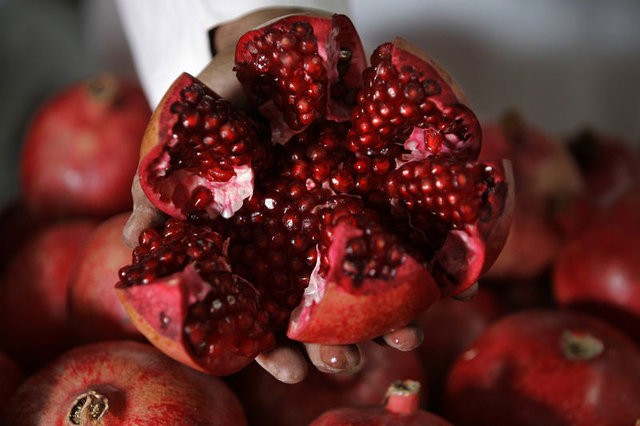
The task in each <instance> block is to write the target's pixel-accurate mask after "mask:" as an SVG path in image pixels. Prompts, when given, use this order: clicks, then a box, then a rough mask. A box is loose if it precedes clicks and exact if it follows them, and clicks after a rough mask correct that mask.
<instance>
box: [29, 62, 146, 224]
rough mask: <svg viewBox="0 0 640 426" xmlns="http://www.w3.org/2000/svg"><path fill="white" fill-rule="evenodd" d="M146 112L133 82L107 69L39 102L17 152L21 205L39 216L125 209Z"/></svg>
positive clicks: (128, 204)
mask: <svg viewBox="0 0 640 426" xmlns="http://www.w3.org/2000/svg"><path fill="white" fill-rule="evenodd" d="M150 116H151V110H150V108H149V105H148V103H147V101H146V98H145V96H144V93H143V92H142V89H141V88H140V87H139V85H138V84H137V83H134V82H128V81H126V80H123V79H121V78H119V77H117V76H114V75H108V74H105V75H100V76H97V77H95V78H93V79H88V80H83V81H80V82H78V83H76V84H74V85H72V86H69V87H68V88H66V89H64V90H62V91H61V92H60V93H58V94H57V95H56V96H54V97H52V98H50V99H49V100H47V101H46V102H45V103H44V104H43V105H42V106H41V108H40V109H39V110H38V111H37V112H36V114H35V116H34V117H33V119H32V121H31V123H30V124H29V127H28V131H27V134H26V136H25V141H24V147H23V152H22V156H21V163H20V176H21V184H22V191H23V193H24V197H25V200H26V204H27V206H28V207H29V209H31V210H32V211H33V212H34V214H36V215H37V216H39V217H46V218H63V217H70V216H74V217H77V216H92V217H99V218H106V217H109V216H111V215H113V214H116V213H120V212H123V211H126V210H129V209H130V208H131V205H132V199H131V181H132V179H133V176H134V174H135V171H136V167H137V164H138V154H139V149H140V140H141V138H142V135H143V133H144V129H145V127H146V124H147V121H148V120H149V117H150Z"/></svg>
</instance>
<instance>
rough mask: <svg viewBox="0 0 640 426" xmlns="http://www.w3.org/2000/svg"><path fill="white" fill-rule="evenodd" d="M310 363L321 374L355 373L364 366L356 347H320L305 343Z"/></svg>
mask: <svg viewBox="0 0 640 426" xmlns="http://www.w3.org/2000/svg"><path fill="white" fill-rule="evenodd" d="M305 347H306V349H307V355H308V356H309V360H310V361H311V363H312V364H313V365H314V366H315V367H316V368H317V369H318V370H320V371H322V372H323V373H343V372H344V373H349V372H355V371H357V370H358V369H360V368H361V367H362V365H363V364H364V355H363V354H362V351H361V350H360V347H359V346H358V345H320V344H317V343H305Z"/></svg>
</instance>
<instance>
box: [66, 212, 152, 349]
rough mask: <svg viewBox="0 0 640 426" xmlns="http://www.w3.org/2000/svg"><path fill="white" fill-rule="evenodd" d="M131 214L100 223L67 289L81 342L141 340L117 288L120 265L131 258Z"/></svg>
mask: <svg viewBox="0 0 640 426" xmlns="http://www.w3.org/2000/svg"><path fill="white" fill-rule="evenodd" d="M128 217H129V214H128V213H120V214H118V215H115V216H113V217H111V218H109V219H107V220H105V221H104V222H102V223H100V224H99V225H98V226H97V227H96V229H95V230H94V231H93V232H92V233H91V235H89V237H88V240H87V243H86V244H85V245H84V247H83V248H82V250H81V251H80V254H79V256H78V260H77V261H76V263H75V266H74V268H73V271H72V273H71V278H70V281H69V287H68V290H67V293H68V300H67V309H68V317H69V328H70V331H71V333H72V334H73V337H74V341H76V342H78V343H88V342H97V341H104V340H115V339H136V338H137V339H141V338H142V335H141V334H140V332H139V331H138V329H137V328H135V327H134V326H133V323H132V322H131V319H130V318H129V316H128V315H127V313H126V312H125V310H124V309H123V307H122V304H121V303H120V301H119V300H118V297H117V296H116V291H115V289H114V288H113V286H114V284H115V282H116V281H117V276H118V271H119V270H120V268H121V267H122V266H124V265H126V264H128V263H129V262H130V261H131V249H130V248H129V247H127V246H126V245H125V244H124V242H123V241H122V227H123V226H124V224H125V222H126V221H127V218H128Z"/></svg>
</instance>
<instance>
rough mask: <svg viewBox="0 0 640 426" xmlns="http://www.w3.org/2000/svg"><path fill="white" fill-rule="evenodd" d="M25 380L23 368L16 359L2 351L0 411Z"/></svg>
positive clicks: (0, 357)
mask: <svg viewBox="0 0 640 426" xmlns="http://www.w3.org/2000/svg"><path fill="white" fill-rule="evenodd" d="M23 380H24V373H23V371H22V368H20V366H19V365H18V364H17V363H16V362H15V361H14V360H12V359H11V358H9V357H8V356H7V355H5V354H4V353H2V352H0V412H1V411H2V410H3V409H4V407H5V405H6V403H7V401H8V400H9V398H11V396H12V395H13V394H14V392H15V391H16V389H17V388H18V386H19V385H20V383H22V381H23Z"/></svg>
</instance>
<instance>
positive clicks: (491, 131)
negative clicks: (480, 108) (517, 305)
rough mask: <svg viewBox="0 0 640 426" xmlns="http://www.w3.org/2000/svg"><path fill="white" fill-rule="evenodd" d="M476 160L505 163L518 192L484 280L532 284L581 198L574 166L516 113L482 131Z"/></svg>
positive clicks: (560, 148)
mask: <svg viewBox="0 0 640 426" xmlns="http://www.w3.org/2000/svg"><path fill="white" fill-rule="evenodd" d="M482 133H483V144H482V150H481V152H480V159H481V160H489V159H495V158H508V159H510V160H511V162H512V163H513V175H514V180H515V186H516V188H517V197H516V200H515V206H514V212H513V223H512V225H511V229H510V231H509V236H508V238H507V242H506V244H505V246H504V249H503V250H502V252H501V253H500V256H499V258H498V259H497V260H496V262H495V264H494V265H493V267H492V268H491V270H490V271H489V272H488V273H487V276H490V277H494V278H506V279H512V278H518V279H522V278H531V277H533V276H536V275H538V274H541V273H543V272H545V271H546V270H547V269H548V268H549V267H550V265H551V263H552V262H553V260H554V259H555V255H556V253H557V252H558V250H559V248H560V246H561V244H562V241H563V233H562V227H561V225H560V223H559V221H560V220H561V218H562V214H563V212H564V211H565V210H566V209H568V208H569V206H571V204H572V202H573V201H574V200H575V199H576V198H577V197H578V196H579V195H580V194H581V193H582V191H583V182H582V178H581V175H580V171H579V169H578V166H577V164H576V162H575V160H574V158H573V157H572V156H571V154H570V153H569V150H568V148H567V146H566V144H563V143H562V142H561V141H560V140H558V139H555V138H554V137H552V136H551V135H550V134H547V133H545V132H544V131H543V130H541V129H540V128H539V127H537V126H535V125H534V124H531V123H529V122H527V121H525V119H524V118H523V117H522V116H521V115H520V114H519V113H517V112H516V111H513V110H511V111H507V112H505V113H504V115H503V116H502V117H501V119H500V120H494V121H488V122H486V123H483V125H482Z"/></svg>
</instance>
